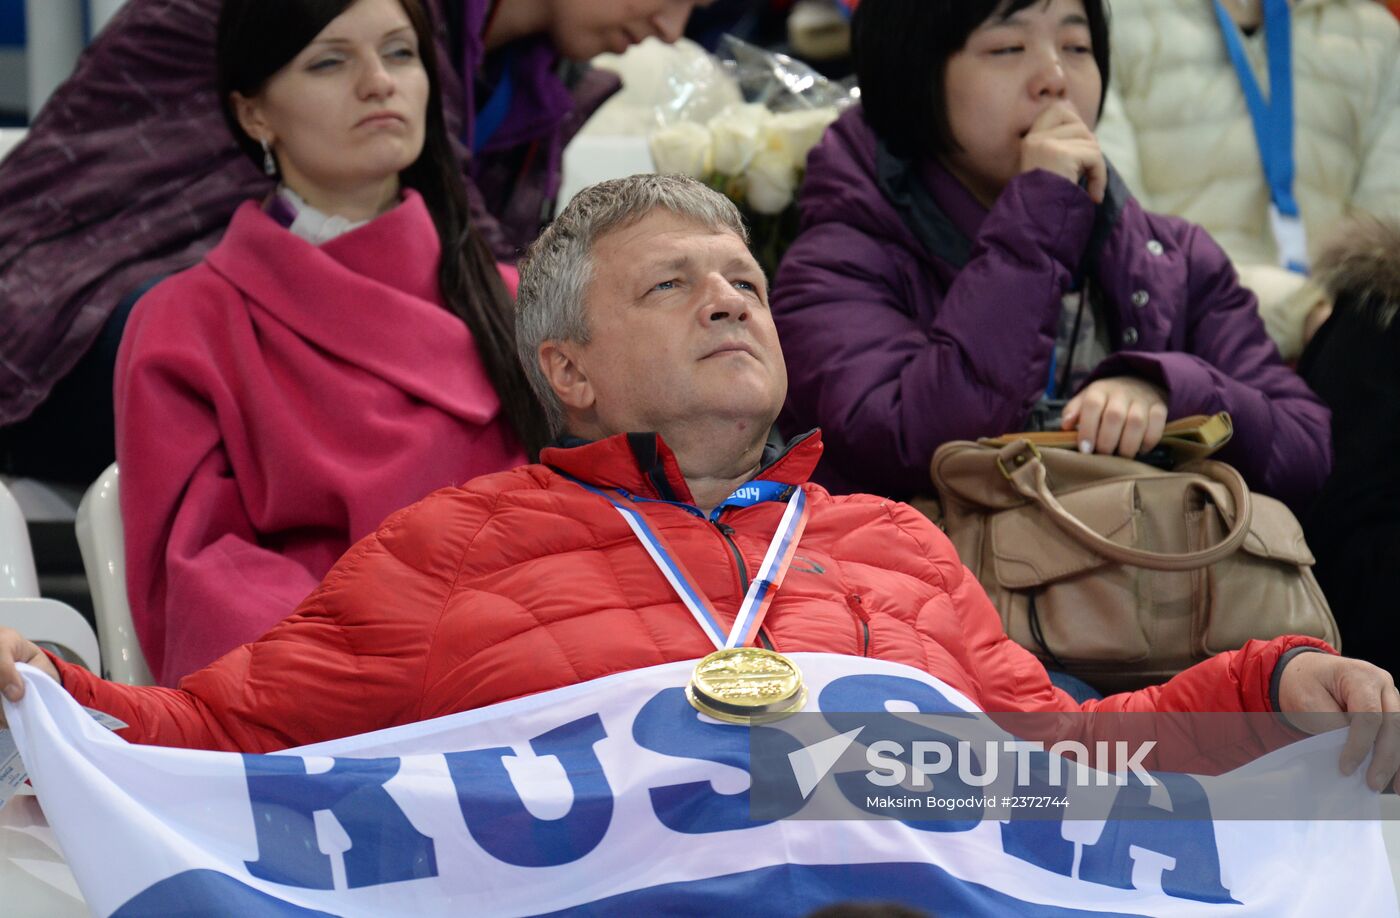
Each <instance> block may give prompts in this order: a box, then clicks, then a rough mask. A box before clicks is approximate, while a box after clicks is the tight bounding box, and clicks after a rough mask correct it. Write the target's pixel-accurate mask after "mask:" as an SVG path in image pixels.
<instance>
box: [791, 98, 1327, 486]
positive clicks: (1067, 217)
mask: <svg viewBox="0 0 1400 918" xmlns="http://www.w3.org/2000/svg"><path fill="white" fill-rule="evenodd" d="M801 209H802V232H801V235H800V236H799V237H798V239H797V241H796V243H795V244H794V245H793V246H792V248H791V249H789V250H788V253H787V255H786V257H785V258H784V260H783V263H782V267H781V268H780V269H779V271H778V276H777V278H776V281H775V283H774V294H773V309H774V314H775V318H776V320H777V325H778V330H779V332H780V333H781V335H782V341H783V351H784V353H785V355H786V357H787V364H788V374H789V392H788V402H787V405H786V407H785V409H784V413H783V417H782V418H781V420H780V424H781V426H782V427H783V429H784V431H785V432H788V433H792V432H794V431H799V430H806V429H808V428H811V427H815V426H820V427H821V428H822V430H823V436H824V439H825V442H826V444H827V452H826V458H825V459H824V460H823V463H822V466H823V467H822V468H821V469H820V470H819V472H818V475H817V476H816V478H817V480H819V481H821V482H822V483H823V484H825V485H826V486H827V487H829V488H831V489H832V490H834V491H838V492H859V491H864V492H872V493H877V494H885V495H889V496H892V497H896V498H907V497H910V496H914V495H919V494H925V493H928V492H929V491H930V490H931V485H930V481H929V473H928V468H929V462H930V460H931V459H932V457H933V452H934V450H935V449H936V448H937V447H938V446H939V445H940V444H942V443H945V442H947V441H949V440H958V439H974V438H977V437H981V436H992V435H996V434H1000V433H1005V432H1008V431H1014V430H1021V429H1024V426H1025V424H1026V422H1027V420H1028V416H1029V414H1030V411H1031V408H1032V406H1033V405H1034V404H1035V403H1036V401H1037V400H1038V399H1039V398H1040V396H1041V395H1042V393H1043V391H1044V389H1045V383H1046V379H1047V376H1048V373H1049V369H1050V360H1051V354H1052V352H1053V345H1054V337H1055V330H1056V323H1057V321H1058V318H1059V315H1060V312H1061V308H1062V306H1061V303H1062V299H1063V297H1064V294H1065V293H1066V291H1067V290H1069V289H1070V287H1071V285H1072V283H1073V279H1074V278H1075V276H1076V274H1077V273H1079V272H1081V271H1082V272H1084V273H1085V274H1087V275H1088V276H1091V277H1094V278H1097V282H1098V283H1097V287H1098V290H1099V292H1100V295H1101V297H1102V302H1104V303H1105V312H1106V315H1105V316H1104V317H1103V319H1104V322H1105V323H1106V324H1107V326H1108V330H1109V337H1110V340H1111V350H1112V351H1113V353H1112V354H1111V355H1110V356H1109V357H1108V358H1107V359H1106V360H1105V361H1104V362H1103V363H1101V364H1100V365H1099V366H1098V367H1097V368H1096V369H1095V371H1094V373H1093V374H1092V376H1091V377H1090V378H1091V379H1096V378H1101V377H1106V376H1118V375H1136V376H1140V377H1143V378H1145V379H1148V380H1151V381H1152V382H1155V383H1157V384H1159V385H1161V386H1163V387H1165V388H1166V390H1167V392H1168V400H1169V404H1168V408H1169V413H1170V417H1173V418H1176V417H1183V416H1186V415H1191V414H1209V413H1214V412H1217V411H1228V412H1230V414H1231V415H1232V416H1233V418H1234V422H1235V437H1234V440H1233V441H1232V442H1231V443H1230V444H1229V445H1228V446H1227V447H1226V448H1225V449H1224V450H1223V451H1222V452H1221V454H1220V458H1222V459H1224V460H1225V461H1228V462H1230V463H1232V464H1234V465H1235V466H1236V467H1237V468H1238V469H1239V470H1240V471H1241V472H1242V473H1243V474H1244V476H1245V478H1246V479H1247V480H1248V481H1249V482H1250V484H1251V486H1253V487H1254V488H1256V489H1257V490H1259V491H1262V492H1264V493H1266V494H1271V495H1273V496H1275V497H1278V498H1279V499H1281V500H1283V501H1285V502H1287V503H1288V504H1290V505H1292V506H1293V507H1295V508H1296V507H1299V506H1302V505H1304V504H1305V503H1306V502H1307V500H1308V499H1309V498H1310V497H1311V496H1312V495H1314V494H1315V493H1316V492H1317V490H1318V489H1319V488H1320V487H1321V485H1322V482H1323V480H1324V479H1325V478H1326V477H1327V473H1328V469H1329V467H1330V464H1331V444H1330V439H1329V431H1328V422H1329V415H1328V411H1327V409H1326V408H1325V407H1324V406H1323V404H1322V402H1321V401H1319V400H1318V399H1317V397H1316V396H1314V395H1313V394H1312V393H1311V392H1310V391H1309V390H1308V388H1307V386H1306V385H1305V384H1304V383H1303V381H1302V380H1301V379H1300V378H1299V377H1298V376H1297V374H1295V373H1294V372H1293V371H1292V370H1290V369H1289V368H1288V367H1286V366H1285V365H1284V364H1283V363H1282V362H1281V360H1280V359H1279V355H1278V351H1277V349H1276V348H1275V347H1274V345H1273V344H1272V343H1271V342H1270V340H1269V338H1268V336H1267V335H1266V334H1265V332H1264V326H1263V324H1262V322H1261V321H1260V319H1259V314H1258V309H1257V306H1256V302H1255V299H1254V296H1253V294H1251V293H1250V292H1249V291H1247V290H1245V289H1244V288H1243V287H1241V286H1240V284H1239V282H1238V280H1237V278H1236V276H1235V271H1234V269H1233V268H1232V267H1231V266H1230V262H1229V261H1228V259H1227V258H1226V257H1225V255H1224V253H1223V252H1222V251H1221V249H1220V247H1219V246H1217V245H1216V244H1215V242H1214V241H1213V240H1212V239H1211V238H1210V236H1209V235H1207V234H1206V232H1205V231H1204V230H1202V229H1201V228H1200V227H1198V226H1195V225H1194V224H1191V223H1187V222H1185V221H1183V220H1179V219H1176V218H1173V217H1166V216H1161V215H1158V214H1150V213H1147V212H1145V211H1143V209H1142V208H1141V207H1140V206H1139V205H1138V203H1137V201H1136V200H1134V199H1133V198H1132V197H1131V196H1130V195H1129V194H1128V193H1127V191H1126V189H1125V188H1124V187H1123V185H1122V183H1121V182H1118V181H1116V177H1115V181H1113V182H1112V183H1111V187H1110V193H1109V195H1108V198H1107V200H1106V201H1105V203H1104V204H1103V205H1101V206H1099V207H1095V206H1094V204H1093V202H1092V201H1091V200H1090V199H1089V197H1088V195H1086V194H1085V193H1084V192H1083V191H1082V190H1080V189H1079V188H1078V187H1076V186H1075V185H1074V184H1072V183H1070V182H1067V181H1065V180H1064V179H1063V178H1060V177H1058V176H1055V175H1053V174H1051V173H1048V172H1044V171H1036V172H1031V173H1028V174H1025V175H1021V176H1018V177H1017V178H1016V179H1014V180H1013V181H1012V182H1011V183H1010V184H1009V185H1008V186H1007V187H1006V189H1005V190H1004V191H1003V192H1002V194H1001V197H1000V198H998V200H997V201H996V203H995V205H994V206H993V207H992V208H991V210H987V209H986V208H984V207H983V206H982V205H981V204H979V203H978V202H977V200H976V199H975V198H973V196H972V195H971V193H970V192H968V190H967V189H966V188H964V187H963V186H962V185H961V184H960V183H959V182H958V181H957V180H956V179H954V178H953V177H952V176H951V175H950V174H949V173H948V172H947V171H946V170H944V169H942V168H941V167H939V166H937V165H934V164H928V163H925V164H922V165H918V166H913V165H910V164H909V163H907V162H904V161H901V160H899V159H897V158H896V157H894V156H892V155H890V154H889V153H888V152H887V151H886V150H885V149H884V147H883V145H882V144H880V143H879V142H878V141H877V139H876V137H875V135H874V134H873V132H872V131H871V130H870V128H869V126H868V125H867V123H866V122H865V119H864V118H863V117H862V114H861V112H860V110H859V109H856V110H853V111H851V112H848V113H846V114H845V115H844V116H843V117H842V118H841V119H840V120H839V121H838V122H837V123H836V124H835V125H833V126H832V128H831V129H829V130H828V131H827V133H826V137H825V139H824V140H823V141H822V143H821V144H820V145H819V146H818V147H817V148H816V149H815V150H813V152H812V154H811V158H810V160H809V162H808V171H807V177H806V180H805V183H804V184H803V187H802V195H801Z"/></svg>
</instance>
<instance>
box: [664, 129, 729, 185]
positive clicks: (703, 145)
mask: <svg viewBox="0 0 1400 918" xmlns="http://www.w3.org/2000/svg"><path fill="white" fill-rule="evenodd" d="M651 161H652V162H653V163H654V164H655V165H656V171H657V172H663V173H680V174H681V175H688V176H690V177H691V178H694V179H703V178H704V177H705V176H707V175H709V174H710V172H712V171H713V162H714V155H713V143H712V142H711V140H710V132H709V131H708V130H706V129H705V126H704V125H703V124H696V123H695V122H693V121H681V122H679V123H677V124H673V125H671V126H669V127H664V128H661V129H660V130H658V131H656V132H655V133H653V134H652V135H651Z"/></svg>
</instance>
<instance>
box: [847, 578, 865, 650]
mask: <svg viewBox="0 0 1400 918" xmlns="http://www.w3.org/2000/svg"><path fill="white" fill-rule="evenodd" d="M846 608H848V609H850V610H851V612H852V614H854V615H855V617H856V621H858V622H860V633H861V639H860V640H861V643H860V655H861V656H862V657H868V656H870V618H869V616H867V615H866V614H865V606H864V605H862V604H861V601H860V594H859V593H852V594H851V595H849V596H847V597H846Z"/></svg>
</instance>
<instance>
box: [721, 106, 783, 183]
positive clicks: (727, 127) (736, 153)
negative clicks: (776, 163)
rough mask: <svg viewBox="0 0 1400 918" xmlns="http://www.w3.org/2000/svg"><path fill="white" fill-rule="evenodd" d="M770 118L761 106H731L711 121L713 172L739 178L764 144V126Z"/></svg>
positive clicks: (766, 110)
mask: <svg viewBox="0 0 1400 918" xmlns="http://www.w3.org/2000/svg"><path fill="white" fill-rule="evenodd" d="M771 117H772V116H771V115H770V114H769V113H768V109H766V108H764V107H763V106H762V105H732V106H730V107H729V108H726V109H725V110H724V111H722V112H720V113H719V114H718V115H715V116H714V117H713V118H711V119H710V134H711V136H713V137H714V141H715V171H716V172H718V173H720V174H721V175H739V174H740V173H742V172H743V171H744V169H745V167H747V166H748V164H749V160H751V159H753V157H754V154H755V153H757V152H758V148H759V146H760V145H762V143H763V140H764V133H763V129H764V125H766V124H767V123H768V119H769V118H771Z"/></svg>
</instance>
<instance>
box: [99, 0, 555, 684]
mask: <svg viewBox="0 0 1400 918" xmlns="http://www.w3.org/2000/svg"><path fill="white" fill-rule="evenodd" d="M433 56H434V50H433V43H432V41H431V32H430V30H429V24H428V19H427V17H426V15H425V13H424V10H423V8H422V5H421V2H420V0H341V2H338V3H334V2H332V3H326V2H311V0H226V2H225V4H224V8H223V12H222V15H221V18H220V22H219V45H218V70H219V85H220V97H221V99H222V100H223V104H224V108H225V114H226V116H227V120H228V122H229V125H230V127H231V129H232V130H233V133H234V136H235V137H236V138H237V140H238V142H239V145H240V146H241V147H242V148H243V149H244V151H245V152H246V153H248V155H249V156H251V157H252V158H253V159H254V161H255V162H256V163H258V165H259V166H260V167H261V168H263V169H265V170H266V171H267V173H268V174H269V175H273V176H276V177H277V178H278V179H279V185H278V188H277V190H276V192H274V193H273V194H272V195H271V196H270V197H269V198H268V199H267V200H265V201H262V202H251V201H250V202H247V203H245V204H244V205H243V206H242V207H241V208H240V209H239V210H238V212H237V213H236V214H235V216H234V219H233V222H232V224H231V225H230V226H229V229H228V231H227V233H226V234H225V236H224V238H223V241H222V242H221V243H220V244H219V245H218V246H217V247H216V248H215V249H214V250H213V251H211V252H210V253H209V254H208V256H207V257H206V258H205V259H204V260H203V261H202V262H201V263H200V264H198V265H196V266H195V267H194V268H191V269H190V270H188V271H185V272H183V273H181V274H178V275H176V276H174V277H171V278H170V279H168V280H166V281H165V282H164V283H162V284H160V285H159V286H157V287H156V288H155V289H153V290H152V291H151V292H150V293H149V294H148V295H147V296H146V297H145V298H143V300H142V301H141V302H140V304H139V305H138V306H137V308H136V310H135V311H134V313H133V315H132V318H131V321H130V325H129V327H128V329H127V331H126V334H125V337H124V339H123V342H122V347H121V352H120V355H119V358H118V366H117V380H116V401H117V457H118V464H119V467H120V469H121V475H122V488H121V497H122V500H121V503H122V518H123V523H124V525H125V534H126V550H127V558H126V560H127V585H128V592H129V594H130V598H131V606H132V615H133V618H134V620H135V625H136V631H137V635H138V637H139V638H140V640H141V644H142V647H143V649H144V651H145V653H146V657H147V660H148V661H149V663H150V665H151V670H152V672H153V673H154V674H155V675H156V677H157V678H158V679H159V680H160V681H161V682H163V683H165V684H174V683H175V682H176V681H177V680H178V679H179V678H180V677H182V676H183V675H185V674H186V673H189V672H192V671H193V670H195V669H198V668H200V667H202V666H203V665H205V664H206V663H208V662H210V661H212V660H214V659H216V658H217V657H219V656H221V655H222V654H224V653H225V652H227V651H228V650H230V649H232V648H234V647H236V646H238V645H240V644H243V643H245V642H248V641H252V640H255V639H256V638H258V637H259V636H260V635H261V634H262V633H263V632H264V631H266V630H267V629H268V628H269V627H271V626H272V625H274V624H276V623H277V622H279V621H281V620H282V619H283V618H284V617H285V616H287V615H288V614H290V613H291V611H292V610H293V609H294V608H295V607H296V606H297V604H298V603H299V602H300V601H301V600H302V599H303V598H304V597H305V596H306V595H307V594H308V593H310V592H311V590H312V589H313V588H314V587H315V586H316V584H317V583H319V582H320V580H321V578H322V577H323V576H324V575H325V573H326V572H327V571H328V570H329V569H330V567H331V565H332V564H333V563H334V562H335V561H336V559H337V558H339V557H340V555H341V554H342V553H343V552H344V551H345V550H346V549H347V548H348V547H349V546H350V545H351V544H353V543H354V542H355V541H356V540H358V539H359V538H361V537H362V536H364V535H366V534H368V533H370V532H373V531H374V529H375V528H376V527H377V526H378V525H379V523H380V521H381V520H382V519H383V518H384V517H385V516H386V515H388V514H389V513H390V512H392V511H394V510H396V509H398V508H400V507H403V506H406V505H407V504H410V503H413V502H414V501H416V500H418V499H420V498H422V497H423V496H424V495H426V494H428V493H429V492H431V491H433V490H435V489H437V488H441V487H445V486H448V485H455V484H459V483H461V482H463V481H465V480H467V479H469V478H472V477H474V476H476V475H480V474H484V473H488V472H494V471H499V470H502V469H505V468H510V467H512V466H515V465H517V464H519V463H521V462H523V461H524V460H525V459H526V455H527V450H530V449H534V448H537V447H538V446H539V445H540V442H541V440H542V438H543V432H544V429H543V426H542V422H541V419H540V415H539V413H538V408H537V405H536V403H535V401H534V399H533V397H532V396H531V395H530V394H529V390H528V385H527V383H526V381H525V378H524V375H523V373H522V371H521V369H520V366H519V365H518V363H517V362H516V361H515V359H514V353H515V345H514V332H513V320H512V315H511V312H512V306H511V300H510V296H509V294H508V293H507V291H506V289H505V287H504V285H503V284H502V281H501V277H500V275H499V274H498V273H497V271H496V268H495V264H494V261H493V260H492V258H491V256H490V254H489V253H488V251H487V249H486V247H485V245H484V243H483V242H482V240H481V238H480V236H479V235H478V233H477V232H476V230H475V228H474V227H473V226H472V225H469V223H468V219H467V212H468V211H467V197H466V192H465V190H464V187H463V183H462V178H461V174H460V172H459V171H458V170H457V169H456V167H455V159H454V158H453V156H452V152H451V147H450V145H449V140H448V134H447V131H446V128H445V126H444V123H443V117H442V105H441V103H440V101H439V98H438V93H439V88H438V85H437V70H436V67H435V63H436V62H435V61H434V60H433Z"/></svg>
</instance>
